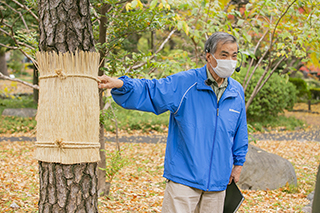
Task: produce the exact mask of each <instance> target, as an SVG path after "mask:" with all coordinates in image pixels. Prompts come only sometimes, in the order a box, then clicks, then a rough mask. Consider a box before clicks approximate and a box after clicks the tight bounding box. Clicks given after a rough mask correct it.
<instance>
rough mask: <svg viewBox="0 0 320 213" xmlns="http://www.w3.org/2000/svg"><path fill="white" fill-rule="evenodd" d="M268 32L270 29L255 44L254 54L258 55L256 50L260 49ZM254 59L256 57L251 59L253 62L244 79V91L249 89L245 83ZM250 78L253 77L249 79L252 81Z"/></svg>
mask: <svg viewBox="0 0 320 213" xmlns="http://www.w3.org/2000/svg"><path fill="white" fill-rule="evenodd" d="M268 32H269V30H267V31H266V32H265V33H264V34H263V36H262V37H261V38H260V39H259V41H258V43H257V45H256V46H255V48H254V51H253V54H254V55H256V52H257V50H258V47H259V46H260V44H261V42H262V40H263V39H264V38H265V37H266V35H267V33H268ZM253 61H254V58H252V59H251V62H250V65H249V68H248V70H247V73H246V76H245V78H244V80H243V87H244V88H243V90H244V91H246V89H247V85H245V84H246V81H247V78H248V75H249V73H250V69H251V67H252V64H253ZM250 80H251V78H250V79H249V80H248V81H250Z"/></svg>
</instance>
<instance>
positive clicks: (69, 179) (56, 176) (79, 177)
mask: <svg viewBox="0 0 320 213" xmlns="http://www.w3.org/2000/svg"><path fill="white" fill-rule="evenodd" d="M39 176H40V200H39V212H98V208H97V206H98V205H97V200H98V199H97V198H98V196H97V163H82V164H73V165H63V164H57V163H45V162H41V161H39Z"/></svg>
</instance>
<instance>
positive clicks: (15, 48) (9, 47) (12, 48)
mask: <svg viewBox="0 0 320 213" xmlns="http://www.w3.org/2000/svg"><path fill="white" fill-rule="evenodd" d="M0 46H2V47H5V48H7V49H11V50H17V49H18V47H13V46H7V45H5V44H2V43H0Z"/></svg>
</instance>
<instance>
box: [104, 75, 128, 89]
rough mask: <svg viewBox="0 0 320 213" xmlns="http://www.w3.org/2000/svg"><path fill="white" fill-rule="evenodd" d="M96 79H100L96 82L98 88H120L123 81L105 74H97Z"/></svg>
mask: <svg viewBox="0 0 320 213" xmlns="http://www.w3.org/2000/svg"><path fill="white" fill-rule="evenodd" d="M98 79H99V80H100V81H101V82H99V83H98V87H99V88H100V89H113V88H120V87H122V86H123V81H121V80H120V79H117V78H111V77H109V76H106V75H102V76H98Z"/></svg>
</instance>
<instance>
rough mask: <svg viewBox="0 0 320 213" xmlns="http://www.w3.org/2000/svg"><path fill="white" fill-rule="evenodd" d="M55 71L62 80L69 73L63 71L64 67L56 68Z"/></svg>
mask: <svg viewBox="0 0 320 213" xmlns="http://www.w3.org/2000/svg"><path fill="white" fill-rule="evenodd" d="M55 72H56V74H57V75H58V77H59V78H60V79H61V80H63V79H66V78H67V75H66V74H65V73H64V72H62V69H56V70H55Z"/></svg>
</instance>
